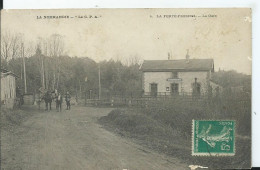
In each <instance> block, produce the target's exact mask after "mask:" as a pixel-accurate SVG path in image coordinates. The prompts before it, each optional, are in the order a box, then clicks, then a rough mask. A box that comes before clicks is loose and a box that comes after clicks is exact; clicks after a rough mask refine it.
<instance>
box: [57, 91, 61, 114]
mask: <svg viewBox="0 0 260 170" xmlns="http://www.w3.org/2000/svg"><path fill="white" fill-rule="evenodd" d="M57 107H58V108H57V112H61V110H62V95H61V93H59V94H58V96H57Z"/></svg>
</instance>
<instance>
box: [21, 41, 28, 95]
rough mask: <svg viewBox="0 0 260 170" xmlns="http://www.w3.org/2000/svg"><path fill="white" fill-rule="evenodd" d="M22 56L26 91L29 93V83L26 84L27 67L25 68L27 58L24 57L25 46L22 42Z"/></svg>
mask: <svg viewBox="0 0 260 170" xmlns="http://www.w3.org/2000/svg"><path fill="white" fill-rule="evenodd" d="M21 48H22V49H21V50H22V57H23V71H24V74H23V75H24V93H25V94H27V84H26V68H25V59H24V46H23V43H22V44H21Z"/></svg>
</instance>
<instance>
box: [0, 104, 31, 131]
mask: <svg viewBox="0 0 260 170" xmlns="http://www.w3.org/2000/svg"><path fill="white" fill-rule="evenodd" d="M32 109H33V108H31V107H30V108H26V107H23V110H20V109H17V110H16V109H15V110H11V109H1V130H6V131H8V130H10V129H12V128H14V127H16V126H20V125H21V123H22V122H24V121H25V120H26V119H27V118H28V117H30V116H32V115H33V112H32ZM35 109H36V108H35Z"/></svg>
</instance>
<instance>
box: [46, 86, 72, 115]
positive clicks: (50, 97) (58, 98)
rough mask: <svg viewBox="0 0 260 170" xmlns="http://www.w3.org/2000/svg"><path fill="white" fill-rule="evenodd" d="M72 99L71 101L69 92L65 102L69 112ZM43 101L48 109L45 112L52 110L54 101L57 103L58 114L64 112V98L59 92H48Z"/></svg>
mask: <svg viewBox="0 0 260 170" xmlns="http://www.w3.org/2000/svg"><path fill="white" fill-rule="evenodd" d="M70 99H71V96H70V93H69V92H67V93H66V94H65V102H66V105H67V110H70ZM43 100H44V102H45V107H46V108H45V110H51V103H52V101H55V103H56V110H57V112H61V111H62V102H63V96H62V94H61V93H60V92H58V91H57V90H54V91H53V92H50V91H47V92H46V93H45V94H44V96H43Z"/></svg>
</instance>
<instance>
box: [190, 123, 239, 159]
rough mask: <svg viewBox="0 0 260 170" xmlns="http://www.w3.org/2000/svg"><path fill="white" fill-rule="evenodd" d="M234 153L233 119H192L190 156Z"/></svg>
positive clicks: (230, 154) (231, 154) (232, 154)
mask: <svg viewBox="0 0 260 170" xmlns="http://www.w3.org/2000/svg"><path fill="white" fill-rule="evenodd" d="M234 155H235V121H234V120H193V121H192V156H234Z"/></svg>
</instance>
